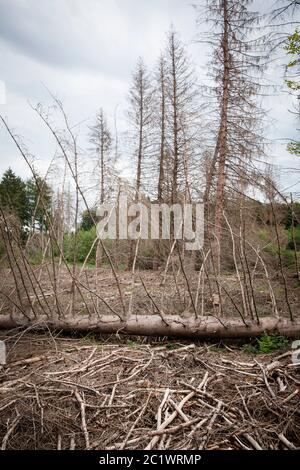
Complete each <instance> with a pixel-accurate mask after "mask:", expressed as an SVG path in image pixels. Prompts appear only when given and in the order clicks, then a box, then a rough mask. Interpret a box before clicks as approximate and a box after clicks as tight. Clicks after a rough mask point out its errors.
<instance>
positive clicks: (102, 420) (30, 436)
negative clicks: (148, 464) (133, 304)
mask: <svg viewBox="0 0 300 470" xmlns="http://www.w3.org/2000/svg"><path fill="white" fill-rule="evenodd" d="M0 340H4V341H5V343H6V347H7V365H5V366H3V367H2V368H0V445H1V446H2V449H74V448H76V449H106V450H109V449H152V448H153V449H261V448H262V449H293V448H299V447H300V419H299V413H300V410H299V388H300V365H299V364H295V363H293V361H292V357H291V354H292V350H291V349H289V348H290V344H289V345H287V347H286V348H285V349H283V350H280V351H277V352H275V353H272V354H265V355H261V354H260V355H254V354H249V353H246V352H245V350H244V349H243V348H241V346H240V345H238V344H232V343H231V344H230V343H220V344H208V343H203V342H189V341H180V342H178V341H175V340H168V339H167V338H151V339H150V338H148V339H147V338H143V337H136V338H129V337H118V335H114V336H110V337H101V336H99V335H98V336H96V335H94V334H93V335H92V334H91V335H89V336H85V337H78V336H77V337H72V336H65V335H61V334H60V333H59V332H58V333H57V334H50V332H47V333H41V332H40V333H33V332H32V331H30V329H27V330H18V329H16V330H14V331H9V332H8V331H1V332H0Z"/></svg>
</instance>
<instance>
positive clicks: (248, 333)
mask: <svg viewBox="0 0 300 470" xmlns="http://www.w3.org/2000/svg"><path fill="white" fill-rule="evenodd" d="M29 325H31V326H34V325H35V327H36V328H37V329H43V328H49V329H51V330H62V331H66V332H67V331H78V332H91V331H93V332H97V333H102V334H112V333H118V334H120V333H123V334H128V335H139V336H141V335H142V336H144V335H145V336H170V337H178V338H195V339H197V338H199V339H200V338H250V337H255V336H260V335H261V334H262V333H264V332H268V333H270V332H275V331H277V332H278V333H280V334H282V335H285V336H288V337H291V338H295V337H299V334H300V320H297V321H294V322H291V321H290V320H288V319H278V318H275V317H271V316H268V317H263V318H261V319H260V324H259V325H258V324H257V323H255V322H253V321H251V322H250V321H249V322H247V324H245V323H243V322H242V320H240V319H230V320H229V319H227V318H224V319H222V320H221V321H219V320H218V319H216V318H215V317H212V316H203V317H198V318H197V319H196V318H195V317H194V316H191V317H190V318H184V319H183V318H181V317H180V316H178V315H168V316H167V315H164V318H163V319H162V318H161V316H160V315H138V316H136V315H132V316H131V317H130V318H129V319H127V320H126V321H124V322H123V321H121V320H120V319H118V318H117V317H114V316H111V315H105V316H104V317H102V319H101V321H100V320H99V318H94V319H93V318H88V317H81V318H74V317H71V316H70V317H65V318H64V319H62V318H53V319H49V318H47V317H45V316H41V317H39V320H38V321H37V320H32V321H30V320H28V319H27V318H25V317H24V316H21V315H20V316H14V318H12V316H10V315H0V329H10V328H16V327H18V326H23V327H28V326H29Z"/></svg>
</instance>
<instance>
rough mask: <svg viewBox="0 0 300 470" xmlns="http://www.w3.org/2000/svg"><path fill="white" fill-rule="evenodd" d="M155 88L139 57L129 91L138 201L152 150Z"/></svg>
mask: <svg viewBox="0 0 300 470" xmlns="http://www.w3.org/2000/svg"><path fill="white" fill-rule="evenodd" d="M152 97H153V88H152V84H151V80H150V76H149V73H148V71H147V68H146V66H145V64H144V62H143V59H142V58H139V59H138V62H137V66H136V69H135V71H134V72H133V76H132V85H131V88H130V91H129V104H130V108H129V111H128V117H129V125H130V128H131V136H130V137H131V139H130V140H131V144H132V147H133V152H132V157H133V162H134V167H135V183H134V189H135V200H136V201H138V200H139V197H140V191H141V189H142V185H143V184H144V182H145V169H146V164H147V160H148V156H149V150H150V144H151V141H150V133H151V126H152Z"/></svg>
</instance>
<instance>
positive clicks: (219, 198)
mask: <svg viewBox="0 0 300 470" xmlns="http://www.w3.org/2000/svg"><path fill="white" fill-rule="evenodd" d="M222 8H223V21H224V31H223V41H222V49H223V63H224V69H223V91H222V108H221V121H220V130H219V138H218V139H217V144H216V145H217V146H219V149H218V153H219V158H218V179H217V190H216V211H215V234H216V237H217V238H218V240H219V241H220V240H221V233H222V213H223V206H224V188H225V180H226V175H225V165H226V158H227V119H228V102H229V74H230V55H229V45H228V5H227V0H223V1H222ZM217 265H218V268H219V265H220V260H218V263H217Z"/></svg>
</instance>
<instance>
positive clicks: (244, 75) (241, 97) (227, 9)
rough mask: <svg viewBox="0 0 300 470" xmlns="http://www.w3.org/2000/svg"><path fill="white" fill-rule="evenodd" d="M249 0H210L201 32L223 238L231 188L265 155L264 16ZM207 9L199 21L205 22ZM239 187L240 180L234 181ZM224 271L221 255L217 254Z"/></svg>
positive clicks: (212, 176)
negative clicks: (208, 53) (207, 48)
mask: <svg viewBox="0 0 300 470" xmlns="http://www.w3.org/2000/svg"><path fill="white" fill-rule="evenodd" d="M249 3H250V2H249V1H248V0H239V1H233V0H214V1H212V2H211V1H209V2H208V3H207V7H206V8H205V18H206V20H205V21H206V22H207V23H208V24H211V25H212V29H211V30H208V31H206V32H205V33H203V35H202V36H200V39H201V41H202V40H203V41H206V42H208V43H209V44H210V45H211V46H212V48H213V54H212V57H213V58H212V61H211V63H210V67H209V70H210V78H211V79H212V80H213V82H214V85H212V87H210V92H211V112H212V116H214V119H213V122H212V126H213V127H214V128H215V147H214V151H213V156H212V159H211V163H210V167H209V170H208V174H207V182H206V189H205V197H204V199H205V202H206V205H207V204H208V201H209V199H210V195H211V190H212V188H213V185H214V180H216V182H215V216H214V225H215V235H216V238H217V239H218V240H219V241H220V240H221V234H222V218H223V215H222V214H223V210H224V204H225V190H226V188H227V187H228V185H229V184H230V182H231V184H232V182H235V181H236V180H240V179H244V180H245V179H246V175H247V171H248V168H247V165H248V163H249V161H251V160H252V159H254V158H257V157H259V156H261V155H263V143H264V139H263V137H262V136H261V133H260V131H258V129H261V128H262V120H263V116H264V113H263V110H262V109H261V107H260V103H259V101H258V99H257V96H258V94H259V90H260V81H259V74H260V72H261V70H262V62H263V59H264V57H263V55H262V52H261V44H262V38H257V37H256V36H257V32H256V31H254V29H255V28H256V27H257V24H258V22H259V17H258V15H257V14H256V13H255V12H252V11H250V10H249ZM202 14H203V10H201V11H200V14H199V18H198V22H199V25H200V24H201V23H202V18H203V16H202ZM233 186H234V185H233ZM217 266H218V270H220V258H219V256H218V255H217Z"/></svg>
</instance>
